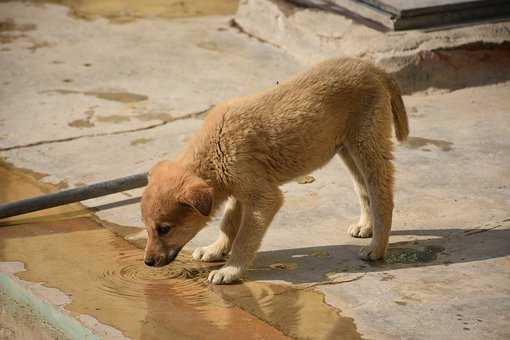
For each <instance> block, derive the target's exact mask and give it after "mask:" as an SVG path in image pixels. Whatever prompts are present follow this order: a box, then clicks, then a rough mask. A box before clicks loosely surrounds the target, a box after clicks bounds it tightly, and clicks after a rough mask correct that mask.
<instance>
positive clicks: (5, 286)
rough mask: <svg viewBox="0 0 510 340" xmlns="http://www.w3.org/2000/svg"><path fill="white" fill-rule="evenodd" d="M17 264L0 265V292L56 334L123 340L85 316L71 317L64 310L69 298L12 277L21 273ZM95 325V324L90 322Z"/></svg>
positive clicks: (115, 331) (78, 337) (117, 334)
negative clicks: (25, 308)
mask: <svg viewBox="0 0 510 340" xmlns="http://www.w3.org/2000/svg"><path fill="white" fill-rule="evenodd" d="M24 270H25V269H24V266H23V264H22V263H19V262H1V263H0V292H2V293H5V294H6V295H7V297H8V298H9V299H12V300H14V301H15V302H16V303H19V304H20V305H24V306H26V307H28V308H29V309H30V312H31V313H33V314H34V315H35V316H36V317H37V318H39V319H40V320H41V321H42V322H44V323H46V324H48V325H50V326H51V327H53V328H55V329H57V330H59V331H60V332H62V333H63V334H64V336H65V337H68V338H70V339H98V340H99V339H102V338H108V339H126V338H125V337H124V336H122V334H121V333H120V332H119V331H117V330H115V329H113V328H111V327H109V326H106V325H101V324H99V323H98V322H97V320H90V319H91V318H90V317H88V316H86V315H78V316H74V315H72V314H71V313H69V312H68V311H66V310H65V309H64V305H66V304H67V303H69V302H70V298H69V297H68V296H67V295H65V294H64V293H62V292H60V291H58V290H57V289H54V288H48V287H44V286H43V285H41V284H37V283H29V282H25V281H23V280H20V279H18V278H17V277H16V276H15V275H14V274H15V273H17V272H20V271H24ZM91 321H95V322H91Z"/></svg>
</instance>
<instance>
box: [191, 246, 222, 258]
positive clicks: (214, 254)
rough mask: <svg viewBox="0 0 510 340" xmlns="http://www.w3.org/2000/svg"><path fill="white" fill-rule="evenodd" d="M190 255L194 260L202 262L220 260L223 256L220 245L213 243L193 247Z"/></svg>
mask: <svg viewBox="0 0 510 340" xmlns="http://www.w3.org/2000/svg"><path fill="white" fill-rule="evenodd" d="M192 256H193V258H194V259H195V260H198V261H204V262H214V261H221V260H223V258H224V257H225V255H224V254H223V250H222V249H221V248H220V247H216V246H215V245H214V244H211V245H210V246H207V247H200V248H197V249H195V251H194V252H193V255H192Z"/></svg>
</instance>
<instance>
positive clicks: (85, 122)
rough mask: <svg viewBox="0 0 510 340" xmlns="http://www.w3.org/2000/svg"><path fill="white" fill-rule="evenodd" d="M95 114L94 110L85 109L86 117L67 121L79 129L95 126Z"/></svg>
mask: <svg viewBox="0 0 510 340" xmlns="http://www.w3.org/2000/svg"><path fill="white" fill-rule="evenodd" d="M93 116H94V110H93V109H92V108H90V109H89V110H87V111H85V118H82V119H76V120H73V121H72V122H69V123H67V125H69V126H70V127H74V128H78V129H83V128H91V127H94V126H95V125H94V123H93V122H92V121H91V120H92V117H93Z"/></svg>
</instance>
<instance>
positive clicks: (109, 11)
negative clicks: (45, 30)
mask: <svg viewBox="0 0 510 340" xmlns="http://www.w3.org/2000/svg"><path fill="white" fill-rule="evenodd" d="M32 2H33V3H41V4H44V3H53V4H59V5H64V6H67V7H68V8H69V14H70V15H72V16H73V17H75V18H78V19H85V20H94V19H96V18H98V17H102V18H105V19H108V20H110V22H112V23H117V24H123V23H129V22H132V21H134V20H137V19H140V18H151V17H157V18H165V19H174V18H181V17H196V16H205V15H233V14H235V12H236V11H237V7H238V0H186V1H183V0H144V1H139V0H80V1H76V0H32Z"/></svg>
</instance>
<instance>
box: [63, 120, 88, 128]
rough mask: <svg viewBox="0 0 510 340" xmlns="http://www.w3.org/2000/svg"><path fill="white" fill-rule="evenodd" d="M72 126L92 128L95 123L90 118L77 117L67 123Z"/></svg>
mask: <svg viewBox="0 0 510 340" xmlns="http://www.w3.org/2000/svg"><path fill="white" fill-rule="evenodd" d="M67 125H69V126H70V127H74V128H78V129H82V128H91V127H93V126H94V123H92V122H91V121H90V120H88V119H75V120H73V121H72V122H69V123H67Z"/></svg>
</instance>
